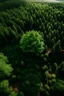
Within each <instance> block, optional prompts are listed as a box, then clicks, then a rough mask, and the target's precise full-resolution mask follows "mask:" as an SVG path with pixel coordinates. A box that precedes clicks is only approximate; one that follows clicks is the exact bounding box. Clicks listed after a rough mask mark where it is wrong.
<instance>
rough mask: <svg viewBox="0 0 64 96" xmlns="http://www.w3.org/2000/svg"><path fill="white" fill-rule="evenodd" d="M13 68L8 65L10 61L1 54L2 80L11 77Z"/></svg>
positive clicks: (0, 70)
mask: <svg viewBox="0 0 64 96" xmlns="http://www.w3.org/2000/svg"><path fill="white" fill-rule="evenodd" d="M12 71H13V68H12V67H11V65H10V64H8V59H7V57H6V56H4V55H3V54H2V53H0V78H4V77H6V76H10V75H11V72H12Z"/></svg>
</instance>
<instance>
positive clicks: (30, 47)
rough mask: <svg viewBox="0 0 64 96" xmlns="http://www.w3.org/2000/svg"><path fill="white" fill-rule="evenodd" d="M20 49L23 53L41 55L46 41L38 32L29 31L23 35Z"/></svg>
mask: <svg viewBox="0 0 64 96" xmlns="http://www.w3.org/2000/svg"><path fill="white" fill-rule="evenodd" d="M20 48H21V49H22V51H23V52H32V53H36V54H39V53H41V52H43V50H44V40H43V37H42V35H40V34H39V33H38V32H37V31H34V30H32V31H29V32H26V33H25V34H23V36H22V37H21V40H20Z"/></svg>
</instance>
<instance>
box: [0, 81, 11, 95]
mask: <svg viewBox="0 0 64 96" xmlns="http://www.w3.org/2000/svg"><path fill="white" fill-rule="evenodd" d="M1 92H3V93H8V92H9V82H8V80H3V81H2V82H0V93H1Z"/></svg>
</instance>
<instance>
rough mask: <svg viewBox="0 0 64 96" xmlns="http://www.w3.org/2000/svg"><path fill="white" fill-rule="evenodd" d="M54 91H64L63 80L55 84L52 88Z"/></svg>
mask: <svg viewBox="0 0 64 96" xmlns="http://www.w3.org/2000/svg"><path fill="white" fill-rule="evenodd" d="M52 89H53V90H57V91H58V92H59V91H60V92H61V91H64V81H63V80H60V79H58V80H57V81H56V83H54V85H53V86H52Z"/></svg>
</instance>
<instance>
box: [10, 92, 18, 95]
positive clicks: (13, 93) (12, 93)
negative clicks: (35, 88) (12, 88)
mask: <svg viewBox="0 0 64 96" xmlns="http://www.w3.org/2000/svg"><path fill="white" fill-rule="evenodd" d="M9 96H18V95H17V93H15V92H11V93H10V95H9Z"/></svg>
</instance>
